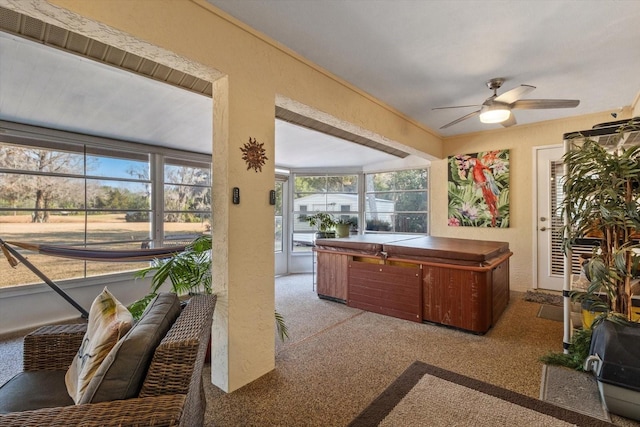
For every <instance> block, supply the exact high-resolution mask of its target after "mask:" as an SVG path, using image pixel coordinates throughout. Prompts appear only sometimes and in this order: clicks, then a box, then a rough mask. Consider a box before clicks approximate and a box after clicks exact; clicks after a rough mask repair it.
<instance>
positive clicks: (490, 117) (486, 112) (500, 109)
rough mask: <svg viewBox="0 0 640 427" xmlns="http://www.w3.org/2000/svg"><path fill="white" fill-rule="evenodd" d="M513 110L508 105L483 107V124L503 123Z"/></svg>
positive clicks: (481, 114)
mask: <svg viewBox="0 0 640 427" xmlns="http://www.w3.org/2000/svg"><path fill="white" fill-rule="evenodd" d="M510 115H511V110H510V109H509V107H508V106H506V105H499V104H498V105H483V106H482V112H480V121H481V122H482V123H502V122H504V121H505V120H507V119H508V118H509V116H510Z"/></svg>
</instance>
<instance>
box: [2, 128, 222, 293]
mask: <svg viewBox="0 0 640 427" xmlns="http://www.w3.org/2000/svg"><path fill="white" fill-rule="evenodd" d="M0 135H1V137H0V140H1V142H2V143H7V144H12V145H16V146H22V147H27V148H41V149H50V150H65V151H70V152H75V153H82V154H83V155H85V152H87V151H88V152H89V153H87V154H86V155H96V153H98V155H99V153H101V152H112V153H128V154H130V156H129V157H130V158H132V159H133V158H136V157H139V158H141V157H148V159H149V161H148V162H149V163H148V167H149V178H148V180H145V179H135V178H132V179H118V178H117V177H103V176H96V175H91V174H89V173H87V171H86V170H85V171H84V172H83V174H82V175H74V176H73V177H79V178H82V179H84V180H85V188H86V180H94V179H97V180H104V181H127V182H141V183H149V184H150V185H151V194H150V206H149V210H148V212H149V225H150V230H149V236H148V240H147V242H153V245H155V246H162V245H163V240H164V217H165V215H164V185H165V183H164V175H165V170H164V160H165V159H171V162H170V164H171V165H173V166H175V165H176V164H178V165H179V163H180V162H184V163H185V164H187V165H188V164H191V165H200V166H202V165H208V166H209V168H210V172H209V187H210V188H211V190H210V191H212V186H211V184H210V182H211V180H212V179H213V177H212V170H211V168H212V156H211V155H208V154H204V153H196V152H190V151H183V150H177V149H173V148H167V147H160V146H154V145H149V144H142V143H135V142H129V141H122V140H116V139H111V138H105V137H96V136H91V135H85V134H79V133H73V132H67V131H60V130H54V129H48V128H42V127H38V126H32V125H25V124H19V123H14V122H9V121H2V120H0ZM119 158H123V159H126V158H127V156H126V155H124V156H122V157H119ZM0 172H8V173H13V174H15V173H18V174H26V175H44V176H64V175H65V174H64V173H63V174H59V173H55V172H53V173H48V172H44V173H43V172H37V171H35V173H31V172H33V171H20V170H15V169H6V168H1V169H0ZM66 175H68V174H66ZM203 187H204V186H203ZM1 210H2V211H15V210H16V209H15V208H1ZM22 210H23V211H24V209H22ZM32 210H33V209H31V211H32ZM56 210H58V211H60V210H62V209H55V210H53V209H52V210H51V211H56ZM100 210H102V209H100ZM107 210H108V209H105V211H107ZM78 211H82V212H91V211H95V209H92V208H90V207H88V206H87V205H86V203H85V206H84V209H78ZM204 212H207V211H206V210H204ZM208 215H209V218H212V209H209V211H208ZM84 239H85V242H86V239H87V230H86V229H85V231H84ZM108 243H117V242H116V241H114V242H111V241H109V242H108ZM143 267H144V265H142V264H141V267H140V268H143ZM132 271H135V270H128V271H118V272H114V273H107V274H99V275H87V265H86V263H85V266H84V273H83V276H84V277H70V278H61V279H57V280H56V282H57V283H60V284H65V285H67V284H73V283H77V282H88V283H109V282H113V281H117V280H119V279H120V278H122V277H131V274H132ZM34 277H35V276H34ZM39 285H42V283H41V282H40V281H35V282H33V283H32V282H29V283H21V284H16V285H9V286H6V287H2V288H0V290H2V291H4V292H6V291H7V290H10V289H11V290H19V289H32V288H34V287H38V286H39ZM4 292H3V293H4ZM13 293H14V292H13V291H12V292H11V294H13Z"/></svg>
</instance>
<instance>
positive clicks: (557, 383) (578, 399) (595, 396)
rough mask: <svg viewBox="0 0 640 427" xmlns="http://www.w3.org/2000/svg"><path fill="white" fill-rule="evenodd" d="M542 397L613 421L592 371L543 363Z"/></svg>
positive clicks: (565, 406) (571, 408) (558, 404)
mask: <svg viewBox="0 0 640 427" xmlns="http://www.w3.org/2000/svg"><path fill="white" fill-rule="evenodd" d="M540 399H541V400H544V401H547V402H549V403H552V404H554V405H556V406H562V407H563V408H567V409H570V410H572V411H575V412H581V413H583V414H586V415H589V416H591V417H595V418H599V419H601V420H605V421H611V417H610V416H609V412H608V411H607V409H606V408H605V406H604V404H603V403H602V399H601V398H600V392H599V391H598V382H597V381H596V377H595V376H594V375H593V374H592V373H591V372H581V371H576V370H575V369H569V368H565V367H563V366H552V365H543V367H542V381H541V382H540Z"/></svg>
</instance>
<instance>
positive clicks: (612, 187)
mask: <svg viewBox="0 0 640 427" xmlns="http://www.w3.org/2000/svg"><path fill="white" fill-rule="evenodd" d="M626 132H629V129H628V128H627V127H624V128H621V129H620V130H619V131H618V133H617V134H616V136H615V137H616V139H617V142H622V139H623V138H624V135H625V133H626ZM617 142H615V141H614V142H612V141H611V139H609V144H608V145H607V146H608V147H614V148H613V149H607V147H606V146H603V145H601V144H600V143H599V142H598V141H597V140H596V139H593V138H585V137H582V136H581V135H576V136H575V137H574V138H571V139H570V149H569V150H568V151H567V153H566V154H565V156H564V162H565V164H566V166H567V175H566V177H565V181H564V186H563V190H564V196H565V199H564V211H565V215H566V218H567V224H568V225H567V226H566V227H565V237H566V238H565V240H564V245H565V248H566V249H571V248H572V247H573V246H574V245H575V244H576V243H583V239H584V238H588V237H589V236H596V237H592V241H594V242H595V243H596V246H594V250H593V253H592V255H591V257H590V258H589V259H588V262H587V263H585V264H586V265H585V268H587V270H588V271H587V277H588V278H589V286H588V289H587V290H586V291H578V292H573V298H574V300H578V301H583V300H588V301H589V303H590V305H591V307H593V308H596V309H600V310H601V311H602V312H603V315H602V316H599V317H600V319H599V320H602V319H603V318H605V317H606V318H612V317H615V318H617V319H624V320H627V321H630V320H632V312H633V311H632V307H633V303H632V296H633V295H634V291H636V290H635V289H634V283H637V281H638V272H639V270H638V264H639V262H640V257H639V256H638V252H639V250H640V244H639V243H638V237H639V236H638V235H637V232H638V231H637V230H640V212H639V208H640V145H635V146H630V147H625V146H624V145H623V144H620V143H617Z"/></svg>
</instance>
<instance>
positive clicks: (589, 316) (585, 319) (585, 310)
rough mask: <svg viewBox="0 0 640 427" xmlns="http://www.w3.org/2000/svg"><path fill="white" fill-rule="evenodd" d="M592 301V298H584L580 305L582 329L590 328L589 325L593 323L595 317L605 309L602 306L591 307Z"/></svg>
mask: <svg viewBox="0 0 640 427" xmlns="http://www.w3.org/2000/svg"><path fill="white" fill-rule="evenodd" d="M593 303H594V301H592V300H584V301H582V304H581V305H580V308H581V314H582V328H583V329H591V325H592V324H593V321H594V320H595V318H596V317H598V316H599V315H601V314H602V313H604V312H605V311H606V310H605V309H604V308H602V307H598V308H594V307H592V305H593Z"/></svg>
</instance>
